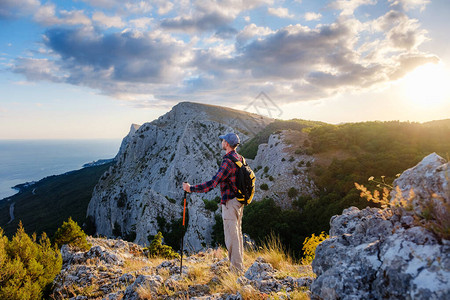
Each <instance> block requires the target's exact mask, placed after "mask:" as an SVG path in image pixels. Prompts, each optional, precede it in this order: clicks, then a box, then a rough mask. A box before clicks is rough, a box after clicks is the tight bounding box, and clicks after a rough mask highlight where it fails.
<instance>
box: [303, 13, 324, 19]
mask: <svg viewBox="0 0 450 300" xmlns="http://www.w3.org/2000/svg"><path fill="white" fill-rule="evenodd" d="M303 17H304V18H305V20H306V21H318V20H320V19H321V18H322V15H321V14H319V13H315V12H307V13H305V15H304V16H303Z"/></svg>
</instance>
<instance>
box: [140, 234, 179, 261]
mask: <svg viewBox="0 0 450 300" xmlns="http://www.w3.org/2000/svg"><path fill="white" fill-rule="evenodd" d="M162 239H163V235H162V233H161V231H160V232H158V234H157V235H155V237H154V238H153V241H152V242H151V243H150V246H149V247H148V248H145V249H144V251H148V256H149V257H150V258H155V257H162V258H167V259H173V258H179V257H180V255H179V254H178V253H176V252H175V251H174V250H173V249H172V247H170V246H167V245H163V244H162Z"/></svg>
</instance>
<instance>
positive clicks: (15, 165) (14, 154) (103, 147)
mask: <svg viewBox="0 0 450 300" xmlns="http://www.w3.org/2000/svg"><path fill="white" fill-rule="evenodd" d="M120 143H121V140H120V139H99V140H0V199H4V198H6V197H9V196H12V195H14V194H15V193H17V191H16V190H13V189H12V187H13V186H15V185H17V184H21V183H25V182H30V181H38V180H40V179H42V178H44V177H47V176H50V175H58V174H62V173H65V172H68V171H73V170H78V169H81V168H82V166H83V165H84V164H85V163H89V162H92V161H96V160H99V159H108V158H113V157H114V156H115V155H116V154H117V152H118V151H119V147H120Z"/></svg>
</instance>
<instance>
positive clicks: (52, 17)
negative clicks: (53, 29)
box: [34, 3, 91, 26]
mask: <svg viewBox="0 0 450 300" xmlns="http://www.w3.org/2000/svg"><path fill="white" fill-rule="evenodd" d="M34 20H35V21H36V22H38V23H40V24H42V25H46V26H52V25H61V24H65V25H90V24H91V20H90V19H89V18H88V17H87V16H86V15H85V14H84V11H82V10H73V11H67V10H61V11H59V17H58V16H57V13H56V5H55V4H53V3H46V4H45V5H43V6H40V7H39V8H38V9H37V11H36V13H35V14H34Z"/></svg>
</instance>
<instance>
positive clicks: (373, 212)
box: [311, 154, 450, 299]
mask: <svg viewBox="0 0 450 300" xmlns="http://www.w3.org/2000/svg"><path fill="white" fill-rule="evenodd" d="M449 167H450V165H449V163H447V162H446V161H445V160H444V159H442V158H441V157H439V156H437V155H436V154H431V155H429V156H427V157H425V158H424V159H423V160H422V162H420V163H419V164H418V165H417V166H415V167H414V168H411V169H409V170H406V171H405V172H403V174H402V175H401V176H400V177H399V178H398V179H396V181H394V189H393V192H392V194H391V196H392V198H391V202H393V201H396V199H397V200H398V196H399V195H398V194H399V193H400V194H402V195H403V199H404V200H406V202H405V204H403V205H400V206H398V205H395V206H392V207H390V208H389V207H388V208H386V209H384V210H381V209H377V208H366V209H363V210H359V209H358V208H356V207H350V208H348V209H345V210H344V211H343V213H342V215H339V216H334V217H333V218H332V219H331V221H330V224H331V229H330V236H331V238H330V239H328V240H325V241H324V242H323V243H321V244H320V245H319V246H318V247H317V249H316V258H315V260H314V261H313V263H312V267H313V270H314V272H315V273H316V274H317V279H316V280H315V281H314V282H313V284H312V285H311V291H312V294H313V297H312V298H315V299H450V288H449V287H450V241H449V240H448V236H449V235H448V234H449V233H448V230H449V220H450V208H449V205H450V186H449V181H450V179H449V178H450V168H449ZM397 187H398V189H397ZM411 191H412V192H411ZM396 197H397V198H396Z"/></svg>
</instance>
